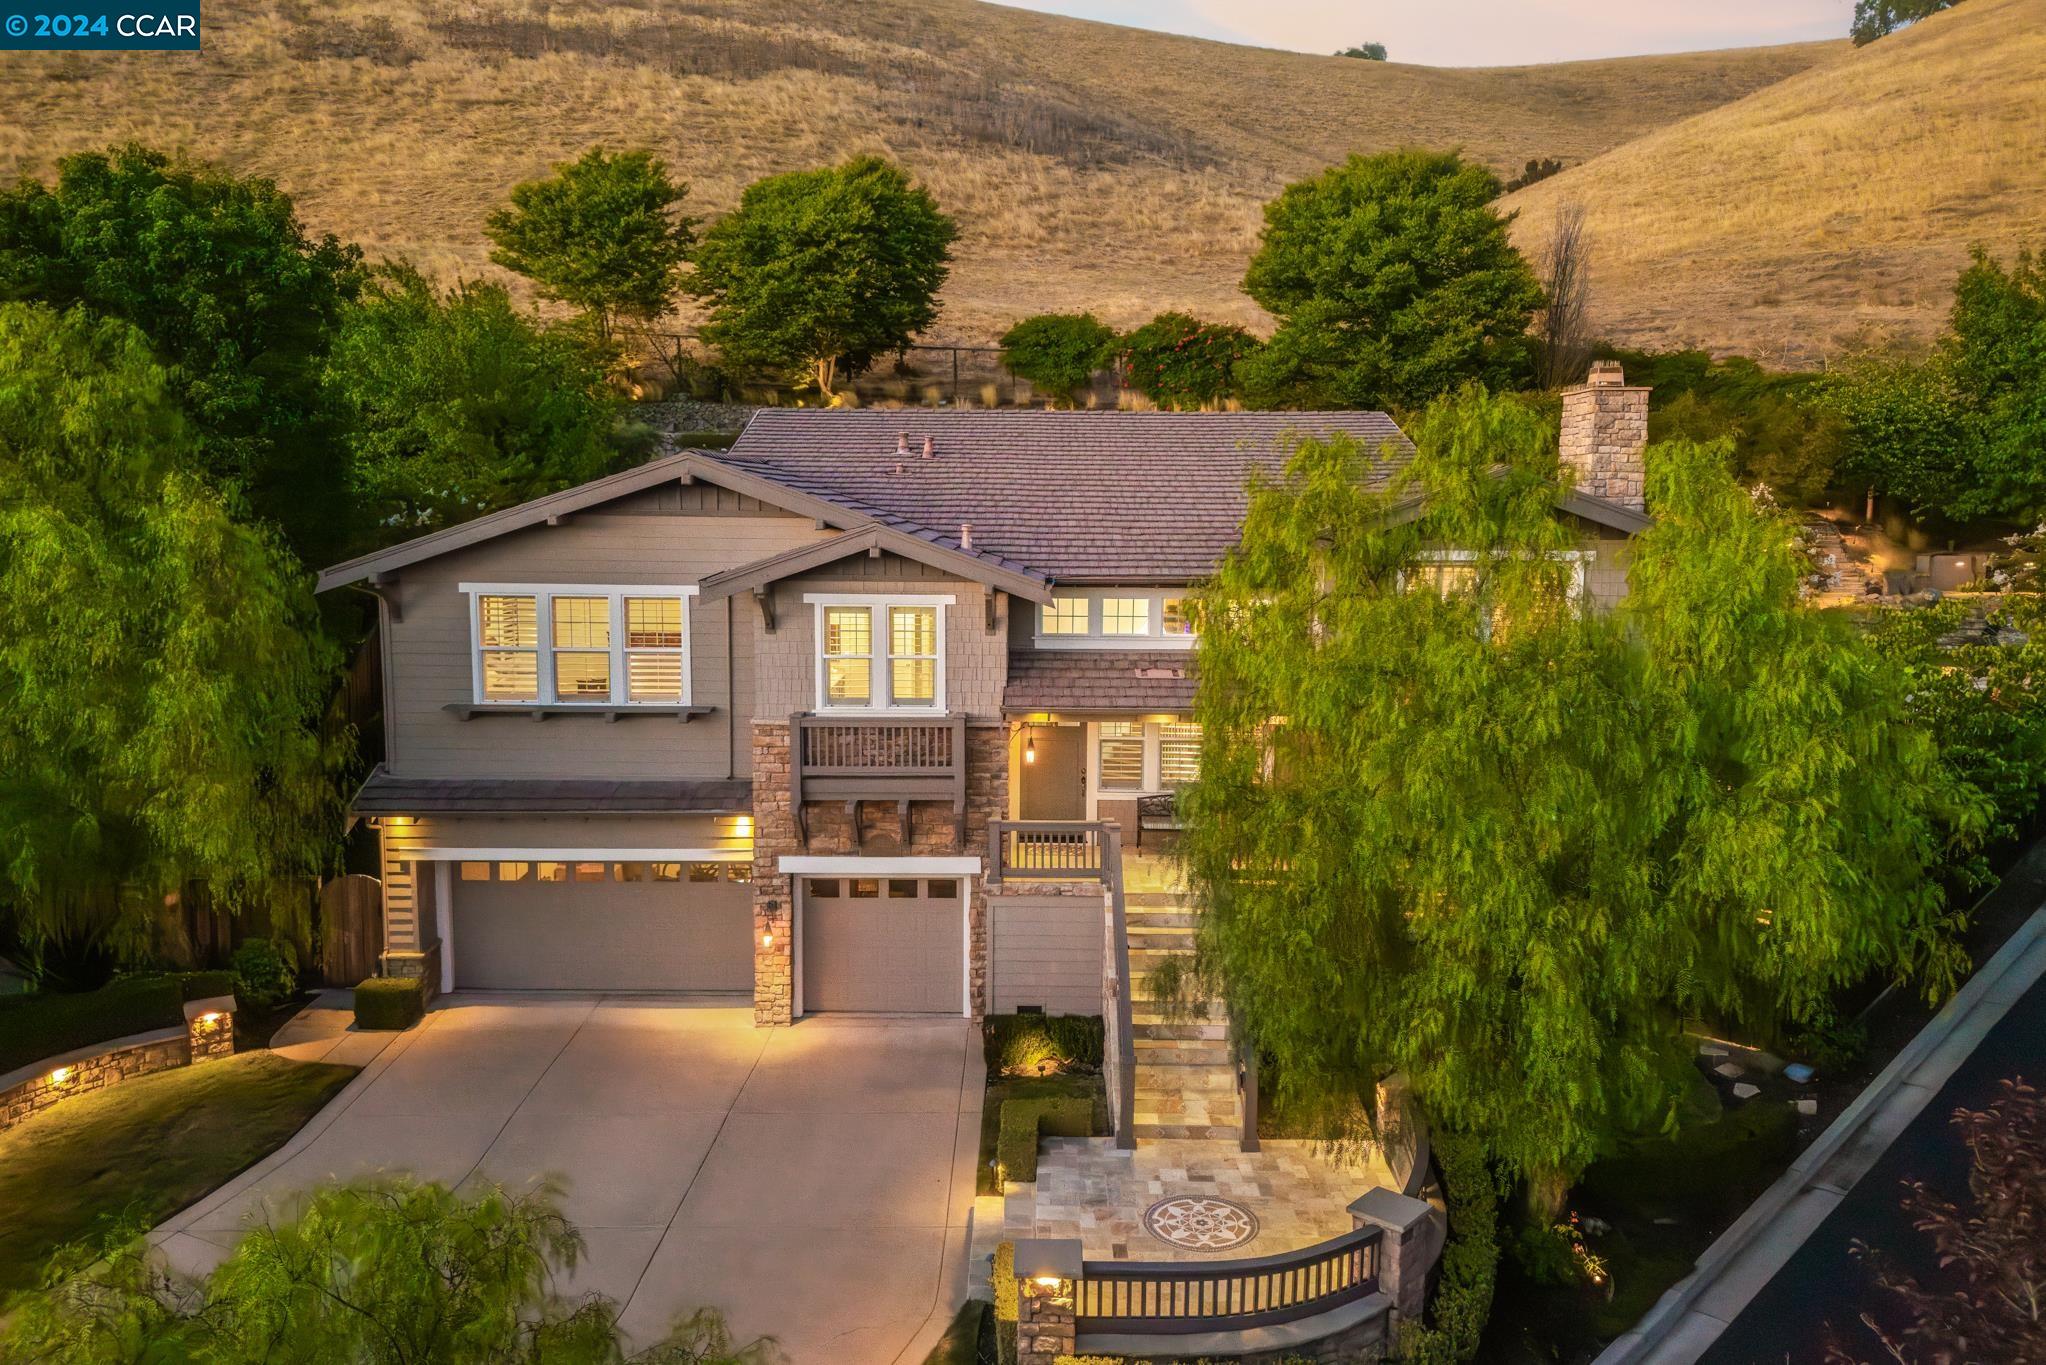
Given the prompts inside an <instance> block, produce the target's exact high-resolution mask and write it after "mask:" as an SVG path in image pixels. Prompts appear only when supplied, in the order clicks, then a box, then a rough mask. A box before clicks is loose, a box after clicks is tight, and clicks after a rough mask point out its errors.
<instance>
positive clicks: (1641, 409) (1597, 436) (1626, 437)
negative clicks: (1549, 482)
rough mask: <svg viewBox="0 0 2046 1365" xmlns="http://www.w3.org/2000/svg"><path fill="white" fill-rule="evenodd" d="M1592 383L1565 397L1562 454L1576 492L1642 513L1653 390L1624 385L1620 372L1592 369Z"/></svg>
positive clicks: (1566, 393) (1616, 370)
mask: <svg viewBox="0 0 2046 1365" xmlns="http://www.w3.org/2000/svg"><path fill="white" fill-rule="evenodd" d="M1592 376H1593V378H1592V382H1591V383H1588V384H1580V385H1579V386H1577V387H1576V388H1574V389H1565V390H1564V391H1563V426H1562V437H1561V440H1562V444H1561V446H1560V453H1561V455H1562V460H1563V464H1564V465H1565V466H1566V467H1568V468H1569V469H1571V470H1572V471H1573V472H1574V473H1575V474H1576V476H1577V491H1578V492H1580V493H1589V494H1591V495H1592V496H1593V497H1597V498H1604V499H1605V500H1606V501H1607V502H1616V503H1619V504H1620V505H1621V506H1623V507H1632V508H1635V509H1636V510H1639V509H1640V508H1642V507H1643V506H1644V505H1645V487H1644V478H1645V469H1644V466H1643V464H1642V452H1643V451H1644V450H1645V449H1646V448H1647V446H1648V389H1647V388H1645V387H1643V386H1640V385H1630V384H1625V383H1621V382H1619V380H1620V377H1621V376H1620V373H1619V367H1618V366H1613V367H1612V368H1611V369H1610V370H1601V369H1600V368H1599V367H1598V366H1593V367H1592Z"/></svg>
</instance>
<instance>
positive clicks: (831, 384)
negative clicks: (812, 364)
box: [817, 355, 838, 399]
mask: <svg viewBox="0 0 2046 1365" xmlns="http://www.w3.org/2000/svg"><path fill="white" fill-rule="evenodd" d="M837 381H838V357H837V356H835V355H824V356H819V357H817V392H818V393H819V394H821V395H823V396H824V397H825V398H827V399H828V398H830V397H831V394H832V391H833V389H835V388H836V387H837Z"/></svg>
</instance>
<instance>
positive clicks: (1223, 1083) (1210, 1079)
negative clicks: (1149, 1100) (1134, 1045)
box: [1137, 1053, 1236, 1095]
mask: <svg viewBox="0 0 2046 1365" xmlns="http://www.w3.org/2000/svg"><path fill="white" fill-rule="evenodd" d="M1175 1091H1176V1092H1178V1093H1180V1094H1184V1095H1215V1094H1229V1095H1233V1094H1235V1093H1236V1071H1235V1069H1234V1068H1232V1067H1227V1066H1211V1065H1209V1064H1208V1063H1206V1062H1202V1063H1199V1064H1197V1065H1191V1066H1178V1065H1173V1064H1171V1063H1159V1062H1151V1061H1147V1060H1145V1058H1144V1057H1143V1055H1142V1054H1141V1053H1140V1054H1138V1056H1137V1093H1138V1094H1139V1095H1142V1094H1146V1093H1153V1094H1161V1095H1162V1094H1169V1093H1172V1092H1175Z"/></svg>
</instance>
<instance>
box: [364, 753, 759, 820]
mask: <svg viewBox="0 0 2046 1365" xmlns="http://www.w3.org/2000/svg"><path fill="white" fill-rule="evenodd" d="M752 807H753V784H752V783H751V782H748V781H745V780H743V779H740V780H736V781H732V780H720V781H707V782H681V781H666V780H659V781H616V782H614V781H607V780H595V781H592V780H583V779H552V778H548V779H532V778H513V777H461V778H454V777H393V776H392V775H391V774H390V773H389V772H387V771H385V769H384V766H383V765H382V764H381V763H380V764H378V765H377V767H376V771H374V772H372V773H371V774H370V775H369V780H368V781H366V782H364V783H363V784H362V790H361V791H359V792H357V793H356V795H355V800H354V802H353V803H351V805H350V809H351V810H353V811H354V812H355V813H356V814H357V815H488V814H499V815H517V814H533V815H587V814H599V815H649V814H652V815H665V814H669V813H671V812H691V811H694V812H718V811H748V810H751V809H752Z"/></svg>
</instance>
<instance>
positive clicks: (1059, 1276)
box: [1016, 1238, 1081, 1365]
mask: <svg viewBox="0 0 2046 1365" xmlns="http://www.w3.org/2000/svg"><path fill="white" fill-rule="evenodd" d="M1080 1261H1081V1247H1080V1241H1079V1239H1078V1238H1029V1239H1025V1240H1023V1241H1020V1242H1018V1243H1016V1362H1017V1365H1056V1362H1057V1361H1058V1358H1059V1357H1060V1356H1069V1355H1072V1354H1074V1350H1075V1346H1076V1343H1077V1340H1078V1335H1077V1332H1076V1330H1075V1321H1074V1303H1075V1300H1074V1291H1075V1286H1076V1285H1077V1284H1078V1282H1079V1279H1080Z"/></svg>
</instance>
